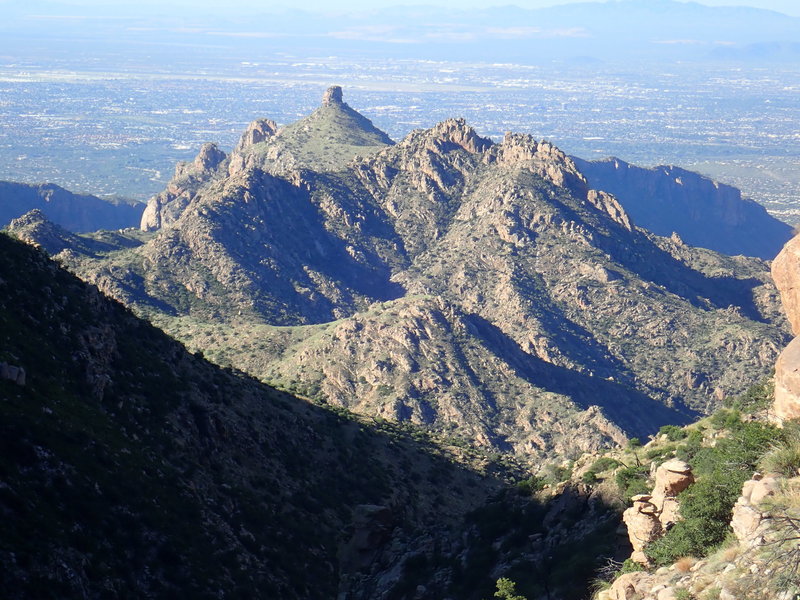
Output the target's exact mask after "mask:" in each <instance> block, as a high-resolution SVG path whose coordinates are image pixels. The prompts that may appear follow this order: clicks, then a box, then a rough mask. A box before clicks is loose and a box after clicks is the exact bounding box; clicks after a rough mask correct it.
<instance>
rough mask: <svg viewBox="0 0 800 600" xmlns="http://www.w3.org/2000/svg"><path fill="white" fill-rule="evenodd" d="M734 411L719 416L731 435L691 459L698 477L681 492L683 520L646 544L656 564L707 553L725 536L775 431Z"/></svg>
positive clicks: (679, 499) (700, 450) (646, 550)
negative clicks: (744, 491) (734, 506)
mask: <svg viewBox="0 0 800 600" xmlns="http://www.w3.org/2000/svg"><path fill="white" fill-rule="evenodd" d="M734 412H735V411H728V414H726V415H725V416H724V417H722V418H721V420H723V421H724V422H725V423H729V424H730V426H731V427H730V429H729V437H725V438H720V439H718V440H717V443H716V445H715V446H714V447H713V448H700V449H699V450H697V452H695V453H694V456H693V457H692V458H691V460H690V464H691V465H692V469H693V471H694V474H695V477H697V479H698V481H697V483H695V484H694V485H692V486H690V487H689V488H687V489H686V490H684V491H683V492H681V494H680V496H679V497H678V501H679V503H680V507H681V515H682V516H683V517H684V520H683V521H680V522H678V523H676V524H675V526H674V527H673V528H672V529H670V530H669V531H668V532H667V534H666V535H665V536H664V537H662V538H661V539H659V540H656V541H655V542H653V543H652V544H650V545H649V546H648V547H647V548H645V553H646V554H647V555H648V556H649V557H650V558H651V559H652V560H653V561H654V562H655V563H656V564H657V565H666V564H671V563H672V562H674V561H675V560H677V559H678V558H680V557H682V556H696V557H702V556H705V555H707V554H708V553H709V552H711V551H712V550H714V549H715V548H716V547H718V546H719V545H720V544H721V543H722V542H723V541H724V540H725V537H726V535H727V533H728V531H729V527H728V523H729V522H730V519H731V510H732V509H733V505H734V504H735V502H736V499H737V498H738V497H739V494H740V493H741V489H742V484H743V483H744V482H745V481H747V479H749V477H750V475H751V474H752V472H753V471H754V470H755V468H756V463H757V462H758V459H759V457H760V456H761V454H762V453H763V451H764V448H767V447H768V446H769V444H770V441H771V440H773V439H774V438H775V436H776V435H777V430H776V429H775V428H774V427H772V426H770V425H764V424H762V423H758V422H750V423H744V422H742V421H741V420H740V419H739V418H738V416H736V419H734V418H733V416H734V415H733V413H734ZM737 415H738V413H737Z"/></svg>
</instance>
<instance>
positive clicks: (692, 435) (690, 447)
mask: <svg viewBox="0 0 800 600" xmlns="http://www.w3.org/2000/svg"><path fill="white" fill-rule="evenodd" d="M702 447H703V432H702V431H701V430H699V429H692V430H691V431H690V432H689V435H687V436H686V439H685V441H684V442H683V443H682V444H681V445H680V446H678V448H677V449H676V450H675V456H676V457H678V458H679V459H681V460H683V461H686V462H691V460H692V458H693V457H694V455H695V454H697V452H698V451H699V450H700V448H702Z"/></svg>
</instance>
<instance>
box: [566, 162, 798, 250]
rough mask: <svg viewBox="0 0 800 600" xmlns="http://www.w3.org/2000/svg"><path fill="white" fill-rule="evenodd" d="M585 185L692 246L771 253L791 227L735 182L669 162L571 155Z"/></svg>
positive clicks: (647, 224) (640, 222) (786, 237)
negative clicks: (744, 193) (634, 162)
mask: <svg viewBox="0 0 800 600" xmlns="http://www.w3.org/2000/svg"><path fill="white" fill-rule="evenodd" d="M574 160H575V162H576V164H577V165H578V168H579V169H580V170H581V172H582V173H583V174H584V175H585V176H586V178H587V180H588V181H589V184H590V185H591V186H592V187H595V188H597V189H601V190H606V191H607V192H610V193H612V194H614V195H615V196H616V197H617V199H618V200H619V201H620V203H622V205H623V206H624V207H625V210H626V211H627V212H628V213H629V214H630V215H631V217H632V218H633V220H634V222H636V224H637V225H640V226H641V227H645V228H647V229H649V230H650V231H652V232H653V233H655V234H658V235H664V236H669V235H672V233H673V232H675V233H677V234H678V235H679V236H680V237H681V239H682V240H683V241H684V242H686V243H687V244H689V245H691V246H700V247H701V248H710V249H711V250H716V251H717V252H722V253H724V254H730V255H736V254H744V255H745V256H758V257H760V258H763V259H765V260H771V259H772V258H774V257H775V256H776V255H777V254H778V252H780V249H781V248H782V247H783V245H784V244H785V243H786V242H787V241H788V240H789V238H791V237H792V228H791V227H790V226H789V225H787V224H786V223H783V222H782V221H779V220H778V219H776V218H774V217H771V216H770V215H769V214H768V213H767V211H766V210H765V209H764V207H763V206H761V205H760V204H758V203H756V202H753V201H752V200H745V199H742V195H741V192H740V191H739V190H737V189H736V188H734V187H731V186H729V185H725V184H722V183H718V182H716V181H713V180H711V179H709V178H707V177H703V176H702V175H699V174H697V173H693V172H691V171H687V170H685V169H681V168H679V167H674V166H669V167H667V166H658V167H653V168H650V169H644V168H642V167H637V166H635V165H631V164H628V163H626V162H624V161H622V160H620V159H618V158H607V159H604V160H595V161H585V160H581V159H578V158H576V159H574Z"/></svg>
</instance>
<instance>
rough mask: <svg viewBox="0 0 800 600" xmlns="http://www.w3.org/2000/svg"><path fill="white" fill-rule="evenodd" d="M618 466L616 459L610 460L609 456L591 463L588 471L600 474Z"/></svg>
mask: <svg viewBox="0 0 800 600" xmlns="http://www.w3.org/2000/svg"><path fill="white" fill-rule="evenodd" d="M620 464H621V463H620V462H619V461H618V460H617V459H616V458H611V457H610V456H603V457H601V458H598V459H597V460H596V461H594V462H593V463H592V466H591V467H589V470H590V471H594V472H595V473H602V472H603V471H608V470H609V469H614V468H616V467H618V466H619V465H620Z"/></svg>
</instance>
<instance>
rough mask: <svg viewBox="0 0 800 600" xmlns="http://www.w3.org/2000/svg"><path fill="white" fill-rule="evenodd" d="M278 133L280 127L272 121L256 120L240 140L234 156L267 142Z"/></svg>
mask: <svg viewBox="0 0 800 600" xmlns="http://www.w3.org/2000/svg"><path fill="white" fill-rule="evenodd" d="M277 132H278V125H277V124H276V123H275V121H273V120H272V119H256V120H255V121H253V122H252V123H250V125H248V126H247V129H246V130H245V132H244V133H243V134H242V137H241V138H239V143H238V144H237V145H236V149H235V150H234V152H233V153H234V154H241V153H242V152H243V151H244V150H246V149H247V148H249V147H251V146H254V145H255V144H260V143H261V142H265V141H267V140H268V139H269V138H271V137H272V136H274V135H275V134H276V133H277Z"/></svg>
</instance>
